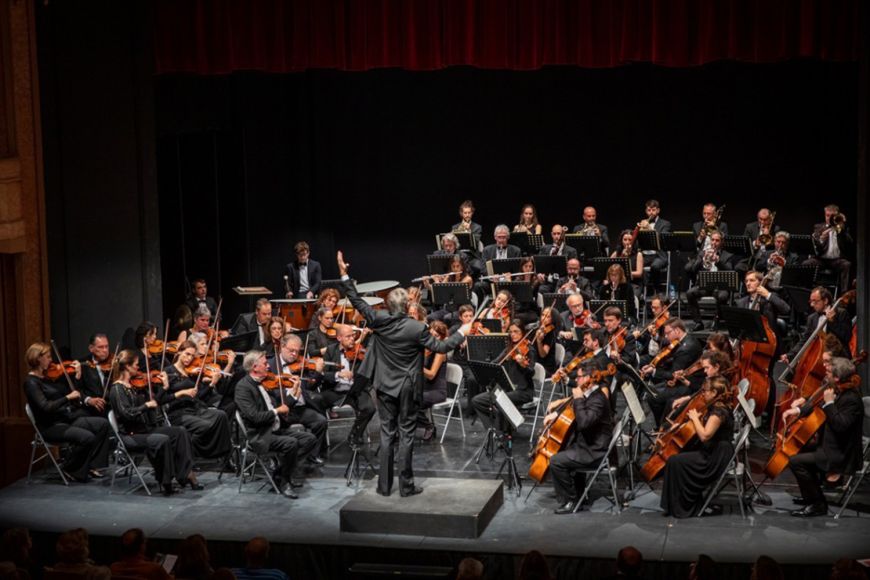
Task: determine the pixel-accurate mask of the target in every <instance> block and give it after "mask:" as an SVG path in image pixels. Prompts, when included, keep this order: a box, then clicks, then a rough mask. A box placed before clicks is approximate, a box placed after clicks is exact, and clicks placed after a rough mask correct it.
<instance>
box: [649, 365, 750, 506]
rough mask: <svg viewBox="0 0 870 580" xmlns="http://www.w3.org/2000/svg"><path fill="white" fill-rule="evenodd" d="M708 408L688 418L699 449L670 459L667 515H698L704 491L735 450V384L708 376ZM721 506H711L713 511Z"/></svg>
mask: <svg viewBox="0 0 870 580" xmlns="http://www.w3.org/2000/svg"><path fill="white" fill-rule="evenodd" d="M700 396H701V397H703V402H704V405H703V407H704V410H700V411H699V410H698V409H695V408H691V409H689V411H688V420H689V421H691V422H692V424H693V426H694V427H695V433H696V434H697V442H698V443H697V448H695V449H691V450H684V451H683V452H681V453H678V454H676V455H672V456H671V457H669V458H668V461H667V464H666V465H665V470H664V471H665V475H664V486H663V487H662V500H661V507H662V509H663V510H664V515H665V516H673V517H675V518H688V517H692V516H694V515H696V514H697V512H698V508H699V506H700V504H701V503H703V501H704V490H706V489H707V487H708V486H709V485H711V484H712V483H713V482H715V481H717V480H718V479H719V476H720V475H721V474H722V472H723V471H724V470H725V468H727V467H728V463H729V462H730V461H731V456H732V455H733V453H734V444H733V442H732V441H733V438H734V418H733V413H732V412H731V408H730V406H729V405H728V399H729V398H730V396H731V384H730V382H729V381H728V379H726V378H724V377H714V378H712V379H707V380H706V381H705V382H704V386H703V387H701V395H700ZM720 511H721V506H711V513H718V512H720Z"/></svg>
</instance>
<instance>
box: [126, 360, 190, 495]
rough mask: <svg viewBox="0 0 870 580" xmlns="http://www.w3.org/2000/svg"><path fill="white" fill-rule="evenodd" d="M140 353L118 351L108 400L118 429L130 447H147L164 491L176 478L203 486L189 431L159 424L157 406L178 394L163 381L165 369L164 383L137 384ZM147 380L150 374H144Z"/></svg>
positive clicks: (182, 482) (167, 493)
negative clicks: (199, 480) (195, 463)
mask: <svg viewBox="0 0 870 580" xmlns="http://www.w3.org/2000/svg"><path fill="white" fill-rule="evenodd" d="M139 374H140V373H139V356H138V353H137V352H136V351H133V350H124V351H121V353H120V354H119V355H118V364H117V366H116V367H115V372H114V376H113V383H112V388H111V390H110V391H109V400H110V401H111V406H112V410H113V411H114V412H115V415H116V417H117V420H118V431H119V432H120V433H121V437H122V438H123V439H124V445H126V446H127V447H128V448H129V449H135V450H141V449H143V448H144V449H145V453H146V454H147V455H148V462H149V463H151V466H152V467H154V474H155V478H156V479H157V481H158V482H159V483H160V485H161V486H162V491H163V495H172V493H174V489H173V487H172V480H173V478H174V479H175V480H176V481H177V482H178V483H179V484H181V485H182V486H185V485H188V486H190V488H191V489H194V490H201V489H203V485H202V484H200V483H199V482H198V481H197V479H196V473H194V471H193V451H192V449H191V445H190V434H189V433H188V432H187V430H186V429H185V428H184V427H179V426H169V425H159V423H160V421H159V420H158V418H157V416H156V415H155V410H156V409H157V407H158V406H159V405H161V404H163V403H167V402H169V401H172V400H173V399H175V398H176V397H178V394H177V393H176V394H175V395H173V394H170V393H169V391H167V390H166V388H165V387H164V385H166V384H167V383H168V379H167V377H166V373H161V375H162V376H161V379H162V383H163V384H162V385H156V386H155V385H152V384H146V386H145V387H141V388H137V387H134V386H133V384H132V382H133V379H134V378H136V377H137V375H139ZM145 381H148V377H145Z"/></svg>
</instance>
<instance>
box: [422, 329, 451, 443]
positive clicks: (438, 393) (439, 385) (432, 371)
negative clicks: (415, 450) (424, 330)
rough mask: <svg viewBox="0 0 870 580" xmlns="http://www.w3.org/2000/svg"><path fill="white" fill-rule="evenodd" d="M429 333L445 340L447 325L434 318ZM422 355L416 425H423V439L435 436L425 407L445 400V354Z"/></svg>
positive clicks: (427, 352)
mask: <svg viewBox="0 0 870 580" xmlns="http://www.w3.org/2000/svg"><path fill="white" fill-rule="evenodd" d="M429 334H431V335H432V336H433V337H434V338H436V339H438V340H442V341H443V340H447V325H446V324H444V323H443V322H441V321H440V320H436V321H435V322H433V323H432V324H431V325H430V326H429ZM424 354H425V356H424V357H423V378H424V379H425V381H424V382H423V404H422V405H420V410H419V411H418V412H417V425H419V426H422V427H423V429H424V430H423V441H431V440H432V438H433V437H435V423H434V422H433V421H432V418H431V416H430V415H429V413H427V412H426V410H427V409H431V408H432V406H433V405H437V404H438V403H443V402H444V401H446V400H447V355H446V354H443V353H440V352H431V351H426V352H425V353H424Z"/></svg>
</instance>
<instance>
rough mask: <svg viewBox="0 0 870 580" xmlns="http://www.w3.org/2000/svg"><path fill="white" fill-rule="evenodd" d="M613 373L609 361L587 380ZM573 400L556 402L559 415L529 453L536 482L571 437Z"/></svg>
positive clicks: (592, 380)
mask: <svg viewBox="0 0 870 580" xmlns="http://www.w3.org/2000/svg"><path fill="white" fill-rule="evenodd" d="M615 374H616V365H614V364H613V363H611V364H609V365H607V368H606V369H605V370H603V371H594V372H593V373H591V374H590V375H589V376H590V379H589V382H591V383H593V384H596V383H600V382H601V381H602V380H603V379H604V378H605V377H611V376H613V375H615ZM573 401H574V397H567V398H565V399H563V400H562V401H560V402H559V403H558V406H557V407H556V409H555V412H557V413H559V416H558V417H556V419H555V420H554V421H553V422H552V423H551V424H550V426H549V427H547V428H546V429H544V431H543V432H542V433H541V436H540V437H539V438H538V443H537V445H535V449H534V450H533V451H532V453H531V454H530V456H531V457H532V464H531V466H529V477H530V478H531V479H534V480H535V481H537V482H538V483H541V482H542V481H544V477H546V475H547V471H549V469H550V460H552V458H553V456H554V455H556V454H557V453H558V452H559V451H561V450H562V449H563V448H564V447H565V445H567V444H568V441H569V440H570V438H571V433H572V432H573V430H574V405H573V404H572V403H573Z"/></svg>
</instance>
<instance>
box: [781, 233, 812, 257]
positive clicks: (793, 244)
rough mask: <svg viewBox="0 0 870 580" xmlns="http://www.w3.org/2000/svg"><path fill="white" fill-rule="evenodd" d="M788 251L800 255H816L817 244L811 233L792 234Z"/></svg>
mask: <svg viewBox="0 0 870 580" xmlns="http://www.w3.org/2000/svg"><path fill="white" fill-rule="evenodd" d="M788 251H789V252H794V253H795V254H797V255H798V256H815V255H816V244H815V242H814V241H813V236H811V235H809V234H791V235H790V236H789V238H788Z"/></svg>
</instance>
